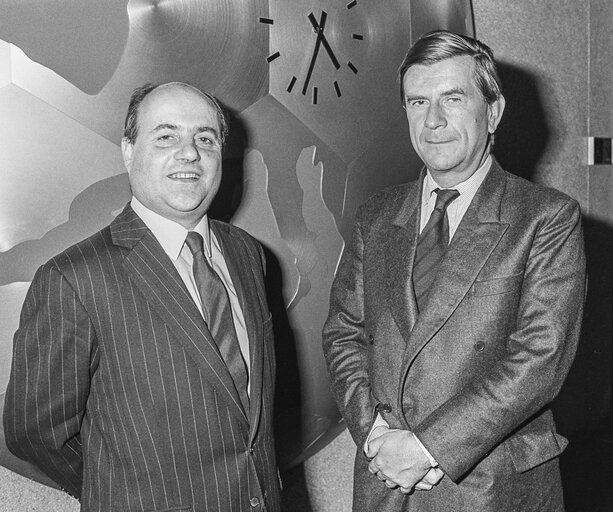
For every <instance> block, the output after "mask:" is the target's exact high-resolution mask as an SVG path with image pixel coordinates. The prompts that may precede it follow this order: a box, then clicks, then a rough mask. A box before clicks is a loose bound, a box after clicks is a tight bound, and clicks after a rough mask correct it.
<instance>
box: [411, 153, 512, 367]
mask: <svg viewBox="0 0 613 512" xmlns="http://www.w3.org/2000/svg"><path fill="white" fill-rule="evenodd" d="M420 190H421V188H420ZM504 192H505V181H504V177H503V172H502V170H501V169H500V168H499V167H498V164H497V163H496V162H495V161H494V162H493V163H492V168H491V169H490V171H489V173H488V175H487V176H486V178H485V180H484V182H483V183H482V185H481V187H480V188H479V190H478V191H477V194H476V195H475V197H474V198H473V201H472V203H471V205H470V206H469V208H468V210H467V211H466V213H465V214H464V217H463V218H462V221H461V222H460V225H459V226H458V229H457V230H456V232H455V235H454V237H453V239H452V240H451V243H450V244H449V249H448V251H447V253H446V255H445V258H444V259H443V261H442V262H441V266H440V267H439V271H438V273H437V276H436V278H435V280H434V282H433V283H432V288H431V289H430V293H429V298H428V303H427V305H426V307H425V308H424V310H423V311H421V312H420V314H419V316H418V318H417V321H416V322H415V323H414V325H413V329H412V330H411V332H410V335H409V338H408V342H407V348H406V352H405V355H404V361H403V367H404V368H405V369H406V370H407V371H408V369H409V367H410V365H411V363H412V361H413V360H414V358H415V357H416V356H417V355H418V354H419V352H420V351H421V350H422V348H423V347H424V346H425V345H426V344H427V343H428V342H429V341H430V340H432V338H433V336H434V335H435V334H436V333H437V332H438V331H439V330H440V328H441V327H442V326H443V325H444V323H445V322H446V321H447V319H448V318H449V317H450V316H451V314H452V313H453V312H454V311H455V310H456V309H457V307H458V305H459V304H460V302H461V301H462V299H463V298H464V297H465V295H466V294H467V293H468V291H469V290H470V288H471V287H472V286H473V284H474V282H475V280H476V278H477V276H478V274H479V272H480V271H481V269H482V268H483V266H484V265H485V262H486V261H487V259H488V258H489V256H490V255H491V253H492V251H493V250H494V249H495V247H496V245H497V244H498V242H499V241H500V239H501V238H502V236H503V234H504V233H505V231H506V230H507V229H508V227H509V226H508V224H505V223H502V222H500V207H501V202H502V200H503V196H504ZM413 252H414V248H413ZM412 262H413V259H412V258H411V264H410V272H411V273H412V270H413V268H412V265H413V263H412Z"/></svg>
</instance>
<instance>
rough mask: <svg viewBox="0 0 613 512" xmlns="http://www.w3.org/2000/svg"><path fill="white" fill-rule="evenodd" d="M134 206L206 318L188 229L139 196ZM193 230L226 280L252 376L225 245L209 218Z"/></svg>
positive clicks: (240, 343)
mask: <svg viewBox="0 0 613 512" xmlns="http://www.w3.org/2000/svg"><path fill="white" fill-rule="evenodd" d="M130 205H131V206H132V209H133V210H134V211H135V212H136V214H137V215H138V216H139V217H140V218H141V219H142V221H143V222H144V223H145V224H146V226H147V227H148V228H149V229H150V230H151V232H152V233H153V234H154V236H155V238H157V240H158V242H160V245H161V246H162V248H163V249H164V252H165V253H166V254H167V255H168V257H169V258H170V259H171V261H172V263H173V265H174V266H175V268H176V269H177V272H178V273H179V275H180V276H181V279H182V280H183V282H184V283H185V286H186V287H187V290H188V291H189V294H190V295H191V297H192V299H193V300H194V302H195V303H196V306H198V309H199V310H200V314H201V315H202V314H203V313H202V304H201V302H200V294H199V292H198V287H197V286H196V281H195V279H194V272H193V269H192V268H193V267H192V264H193V261H194V258H193V256H192V252H191V251H190V249H189V247H188V246H187V244H186V243H185V239H186V238H187V233H188V230H187V229H185V228H184V227H183V226H181V225H180V224H177V223H176V222H174V221H172V220H169V219H167V218H166V217H162V216H161V215H159V214H157V213H155V212H153V211H151V210H150V209H149V208H147V207H146V206H145V205H143V204H142V203H141V202H140V201H139V200H138V199H136V198H135V197H132V201H131V202H130ZM192 231H195V232H197V233H199V234H200V235H202V238H203V239H204V253H205V257H206V258H208V260H209V263H210V264H211V266H212V267H213V269H215V272H217V274H218V275H219V277H220V278H221V280H222V281H223V284H224V285H225V287H226V290H227V291H228V297H229V299H230V307H231V308H232V319H233V321H234V328H235V329H236V336H237V337H238V343H239V346H240V351H241V354H242V356H243V359H244V360H245V365H246V367H247V374H248V375H249V369H250V364H249V338H248V336H247V327H246V326H245V317H244V316H243V311H242V309H241V307H240V302H239V300H238V295H237V294H236V289H235V288H234V283H233V282H232V278H231V277H230V272H229V271H228V266H227V265H226V261H225V259H224V257H223V253H222V252H221V246H220V245H219V242H218V240H217V238H216V237H215V234H214V233H213V232H212V231H211V230H210V229H209V220H208V217H207V216H206V215H205V216H204V217H203V218H202V219H201V220H200V222H199V223H198V225H197V226H196V227H195V228H194V229H193V230H192ZM203 316H204V315H203ZM250 384H251V383H250V382H249V384H248V385H247V393H249V391H250Z"/></svg>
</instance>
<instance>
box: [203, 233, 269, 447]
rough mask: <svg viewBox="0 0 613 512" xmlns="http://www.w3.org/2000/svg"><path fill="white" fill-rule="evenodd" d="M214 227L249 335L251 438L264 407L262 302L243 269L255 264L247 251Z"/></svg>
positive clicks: (253, 283) (230, 236)
mask: <svg viewBox="0 0 613 512" xmlns="http://www.w3.org/2000/svg"><path fill="white" fill-rule="evenodd" d="M210 226H211V229H212V230H213V232H214V233H215V236H216V237H217V240H218V241H219V243H220V245H221V249H222V251H223V254H224V259H225V261H226V265H227V266H228V271H229V272H230V277H231V278H232V283H233V284H234V289H235V290H236V294H237V295H238V299H239V302H240V306H241V309H242V312H243V317H244V319H245V327H246V329H247V335H248V337H249V359H250V369H249V378H250V412H249V413H250V414H249V415H250V420H251V421H250V423H251V437H252V438H253V437H254V436H255V434H256V432H257V425H258V419H259V416H260V412H261V407H262V375H263V364H264V361H263V357H264V346H263V340H264V333H263V332H262V327H263V325H262V321H261V319H259V318H257V317H256V314H255V312H259V310H260V308H259V307H258V306H257V305H258V304H259V303H260V298H259V295H258V291H257V289H256V284H255V282H254V280H253V279H249V278H248V277H247V276H248V273H245V271H244V270H242V269H249V268H250V267H251V265H252V263H251V262H250V261H249V259H248V258H246V257H245V255H246V251H240V250H237V249H238V248H237V243H241V242H240V241H238V240H234V239H233V238H232V235H231V234H230V233H229V232H228V231H226V230H225V229H223V225H220V224H217V223H215V222H211V223H210Z"/></svg>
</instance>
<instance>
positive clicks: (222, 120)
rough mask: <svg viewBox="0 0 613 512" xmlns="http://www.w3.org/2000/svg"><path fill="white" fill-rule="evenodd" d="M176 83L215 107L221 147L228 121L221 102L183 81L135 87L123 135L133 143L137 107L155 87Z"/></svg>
mask: <svg viewBox="0 0 613 512" xmlns="http://www.w3.org/2000/svg"><path fill="white" fill-rule="evenodd" d="M171 84H173V85H178V86H181V87H185V88H188V89H193V90H195V91H197V92H199V93H200V94H201V95H202V96H204V98H205V99H206V100H207V101H208V102H209V104H210V105H211V106H212V107H213V108H214V109H215V113H216V114H217V123H218V124H219V139H220V142H221V145H222V147H223V145H224V143H225V141H226V137H227V136H228V121H227V119H226V114H225V112H224V109H223V107H222V106H221V104H220V103H219V102H218V101H217V100H216V99H215V97H214V96H212V95H211V94H208V93H206V92H204V91H201V90H200V89H198V88H197V87H194V86H193V85H190V84H187V83H184V82H168V83H165V84H154V83H147V84H145V85H142V86H140V87H137V88H136V89H134V91H133V92H132V96H130V104H129V105H128V113H127V115H126V120H125V122H124V128H123V136H124V138H125V139H126V140H127V141H128V142H129V143H130V144H134V142H135V141H136V137H137V136H138V109H139V107H140V104H141V103H142V102H143V100H144V99H145V98H146V97H147V96H148V95H149V94H150V93H151V92H153V91H154V90H155V89H157V88H158V87H161V86H163V85H171Z"/></svg>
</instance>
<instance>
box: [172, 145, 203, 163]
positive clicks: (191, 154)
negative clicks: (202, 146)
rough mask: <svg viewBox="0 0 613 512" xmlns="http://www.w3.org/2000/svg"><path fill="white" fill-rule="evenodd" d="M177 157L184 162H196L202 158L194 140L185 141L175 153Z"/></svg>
mask: <svg viewBox="0 0 613 512" xmlns="http://www.w3.org/2000/svg"><path fill="white" fill-rule="evenodd" d="M175 158H176V159H177V160H181V161H183V162H196V161H198V160H200V153H199V152H198V148H197V147H196V142H195V141H193V140H187V141H183V142H182V143H181V146H180V147H179V149H178V150H177V152H176V153H175Z"/></svg>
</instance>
